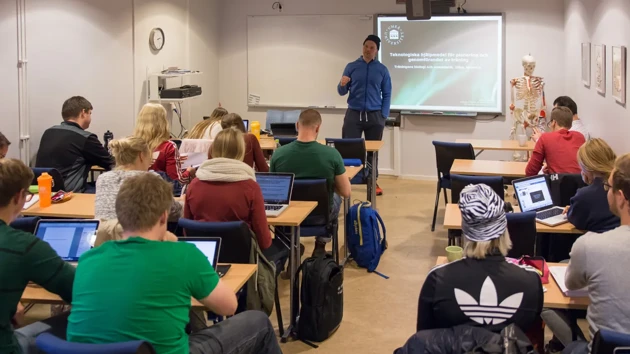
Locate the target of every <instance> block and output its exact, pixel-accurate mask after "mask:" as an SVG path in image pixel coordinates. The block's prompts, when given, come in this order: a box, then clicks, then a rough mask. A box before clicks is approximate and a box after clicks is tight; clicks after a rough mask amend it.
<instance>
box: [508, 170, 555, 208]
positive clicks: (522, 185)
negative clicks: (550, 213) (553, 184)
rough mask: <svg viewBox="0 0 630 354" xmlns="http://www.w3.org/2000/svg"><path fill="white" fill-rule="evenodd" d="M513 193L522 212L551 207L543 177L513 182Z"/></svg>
mask: <svg viewBox="0 0 630 354" xmlns="http://www.w3.org/2000/svg"><path fill="white" fill-rule="evenodd" d="M514 192H515V193H516V196H517V198H518V204H519V206H520V207H521V211H523V212H526V211H534V210H539V209H541V208H545V207H551V206H553V200H551V193H550V192H549V186H548V185H547V180H546V179H545V176H537V177H534V178H527V179H524V180H518V181H514Z"/></svg>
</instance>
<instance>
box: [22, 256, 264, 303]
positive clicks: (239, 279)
mask: <svg viewBox="0 0 630 354" xmlns="http://www.w3.org/2000/svg"><path fill="white" fill-rule="evenodd" d="M256 269H257V266H256V265H255V264H232V267H231V268H230V270H229V271H228V272H227V274H225V276H224V277H223V278H221V281H222V282H223V283H225V284H226V285H227V286H229V287H230V288H231V289H232V290H233V291H234V293H236V292H237V291H239V290H240V289H241V288H242V287H243V285H245V283H246V282H247V280H249V278H251V277H252V275H253V274H254V273H255V272H256ZM20 301H22V302H28V303H36V304H63V303H64V302H63V300H61V298H60V297H59V296H58V295H57V294H53V293H51V292H48V290H46V289H44V288H40V287H33V286H27V287H26V289H24V293H23V294H22V298H21V299H20ZM191 302H192V306H193V307H204V306H203V305H202V304H201V303H200V302H199V301H197V300H195V299H191Z"/></svg>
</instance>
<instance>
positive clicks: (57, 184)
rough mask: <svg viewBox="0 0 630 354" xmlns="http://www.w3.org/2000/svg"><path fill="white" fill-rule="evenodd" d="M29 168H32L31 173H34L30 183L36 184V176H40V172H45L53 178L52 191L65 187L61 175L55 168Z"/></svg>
mask: <svg viewBox="0 0 630 354" xmlns="http://www.w3.org/2000/svg"><path fill="white" fill-rule="evenodd" d="M31 170H33V174H34V175H35V176H34V177H33V181H32V182H31V184H33V185H35V184H37V177H39V176H41V175H42V173H44V172H46V173H48V174H49V175H50V177H52V179H53V181H52V191H53V192H58V191H61V190H64V189H66V186H65V184H64V182H63V176H62V175H61V173H60V172H59V171H58V170H57V169H56V168H50V167H31Z"/></svg>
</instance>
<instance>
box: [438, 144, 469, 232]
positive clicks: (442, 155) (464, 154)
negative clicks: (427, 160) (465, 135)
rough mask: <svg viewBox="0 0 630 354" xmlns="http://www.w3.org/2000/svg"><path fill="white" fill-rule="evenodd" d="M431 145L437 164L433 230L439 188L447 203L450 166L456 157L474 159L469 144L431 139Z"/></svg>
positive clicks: (449, 187) (449, 186)
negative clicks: (433, 147) (433, 148)
mask: <svg viewBox="0 0 630 354" xmlns="http://www.w3.org/2000/svg"><path fill="white" fill-rule="evenodd" d="M433 145H434V146H435V162H436V166H437V175H438V180H437V193H436V194H435V208H434V209H433V222H432V223H431V231H435V219H436V218H437V210H438V203H439V202H440V190H443V191H444V202H445V204H448V196H447V195H446V190H447V189H451V166H453V161H454V160H456V159H463V160H474V159H475V150H473V147H472V145H471V144H459V143H447V142H442V141H433Z"/></svg>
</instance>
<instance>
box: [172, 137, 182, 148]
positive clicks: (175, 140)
mask: <svg viewBox="0 0 630 354" xmlns="http://www.w3.org/2000/svg"><path fill="white" fill-rule="evenodd" d="M171 141H172V142H174V143H175V146H177V149H178V150H179V147H180V146H182V141H181V139H171Z"/></svg>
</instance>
